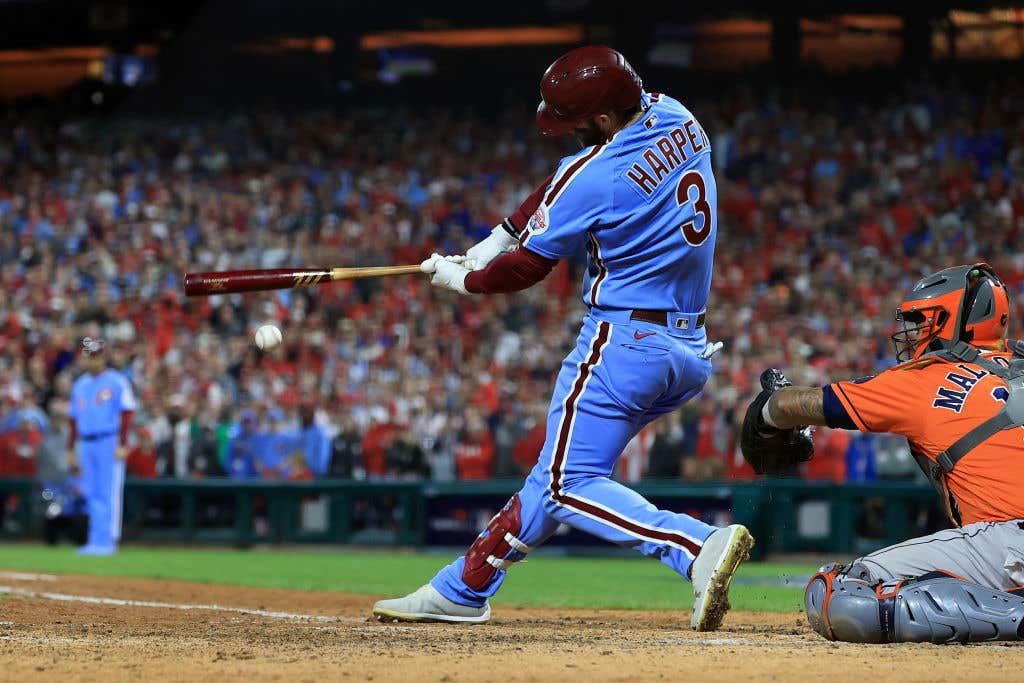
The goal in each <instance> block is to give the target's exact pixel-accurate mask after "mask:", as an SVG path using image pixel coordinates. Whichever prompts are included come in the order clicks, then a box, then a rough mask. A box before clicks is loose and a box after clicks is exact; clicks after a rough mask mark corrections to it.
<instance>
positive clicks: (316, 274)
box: [184, 265, 420, 296]
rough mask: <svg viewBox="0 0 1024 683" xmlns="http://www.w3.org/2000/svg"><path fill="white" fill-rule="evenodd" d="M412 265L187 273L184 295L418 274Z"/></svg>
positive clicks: (262, 290) (261, 290) (304, 285)
mask: <svg viewBox="0 0 1024 683" xmlns="http://www.w3.org/2000/svg"><path fill="white" fill-rule="evenodd" d="M419 272H420V267H419V266H418V265H415V266H373V267H369V268H268V269H264V270H223V271H220V272H212V273H186V274H185V282H184V284H185V295H186V296H209V295H211V294H230V293H232V292H265V291H268V290H271V289H291V288H292V287H310V286H312V285H319V284H321V283H323V282H334V281H335V280H353V279H355V278H360V277H382V276H384V275H407V274H409V273H419Z"/></svg>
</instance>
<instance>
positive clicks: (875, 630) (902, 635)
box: [804, 565, 1024, 643]
mask: <svg viewBox="0 0 1024 683" xmlns="http://www.w3.org/2000/svg"><path fill="white" fill-rule="evenodd" d="M842 570H843V567H842V566H841V565H828V566H825V567H822V569H821V571H819V572H818V573H817V574H815V575H814V576H813V577H811V580H810V582H808V584H807V588H806V590H805V591H804V607H805V609H806V611H807V621H808V623H809V624H810V625H811V628H813V629H814V630H815V631H817V632H818V633H820V634H821V635H823V636H825V637H826V638H828V639H829V640H842V641H847V642H851V643H929V642H930V643H952V642H957V643H967V642H978V641H988V640H1024V596H1021V595H1018V594H1016V593H1009V592H1004V591H999V590H995V589H993V588H985V587H984V586H980V585H978V584H975V583H970V582H968V581H965V580H963V579H961V578H959V577H957V576H953V575H952V574H948V573H946V572H941V571H936V572H930V573H928V574H924V575H922V576H919V577H917V578H915V579H907V580H905V581H890V582H888V583H878V584H876V585H869V584H868V583H866V582H864V581H861V580H859V579H852V578H850V577H848V576H847V575H846V574H845V573H843V571H842Z"/></svg>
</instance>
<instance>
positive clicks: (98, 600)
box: [0, 586, 367, 623]
mask: <svg viewBox="0 0 1024 683" xmlns="http://www.w3.org/2000/svg"><path fill="white" fill-rule="evenodd" d="M0 593H10V594H11V595H20V596H24V597H27V598H42V599H44V600H57V601H59V602H82V603H87V604H91V605H116V606H118V607H157V608H162V609H180V610H209V611H213V612H232V613H235V614H247V615H250V616H257V617H266V618H268V619H289V620H292V621H316V622H323V623H363V622H365V621H367V618H366V617H332V616H325V615H322V614H297V613H294V612H275V611H271V610H265V609H247V608H244V607H225V606H223V605H182V604H177V603H173V602H155V601H152V600H126V599H123V598H104V597H96V596H92V595H68V594H67V593H49V592H39V591H30V590H25V589H24V588H17V587H15V586H0Z"/></svg>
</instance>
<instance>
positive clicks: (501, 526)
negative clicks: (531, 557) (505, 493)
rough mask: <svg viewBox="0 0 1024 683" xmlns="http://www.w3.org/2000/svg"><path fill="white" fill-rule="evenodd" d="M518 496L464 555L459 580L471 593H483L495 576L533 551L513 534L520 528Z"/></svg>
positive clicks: (481, 533)
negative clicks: (476, 591)
mask: <svg viewBox="0 0 1024 683" xmlns="http://www.w3.org/2000/svg"><path fill="white" fill-rule="evenodd" d="M520 513H521V507H520V503H519V494H518V493H517V494H516V495H514V496H512V499H511V500H509V501H508V503H506V504H505V507H503V508H502V509H501V510H500V511H499V512H498V514H496V515H494V517H492V518H491V521H490V523H489V524H488V525H487V528H486V529H484V530H483V531H481V532H480V535H479V536H477V537H476V540H475V541H473V545H471V546H470V547H469V550H468V551H466V562H465V564H464V565H463V567H462V580H463V581H464V582H465V584H466V585H467V586H469V587H470V588H472V589H473V590H483V588H484V586H486V585H487V584H488V583H489V582H490V580H491V578H492V577H493V576H494V573H495V572H496V571H498V570H499V569H508V568H509V567H511V566H512V565H513V564H514V563H516V562H520V561H522V559H523V558H524V557H526V554H527V553H528V552H530V550H532V548H530V546H528V545H526V544H525V543H523V542H522V541H520V540H519V539H518V538H516V534H518V533H519V530H520V529H521V528H522V517H521V514H520Z"/></svg>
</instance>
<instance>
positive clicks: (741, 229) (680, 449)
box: [0, 76, 1024, 481]
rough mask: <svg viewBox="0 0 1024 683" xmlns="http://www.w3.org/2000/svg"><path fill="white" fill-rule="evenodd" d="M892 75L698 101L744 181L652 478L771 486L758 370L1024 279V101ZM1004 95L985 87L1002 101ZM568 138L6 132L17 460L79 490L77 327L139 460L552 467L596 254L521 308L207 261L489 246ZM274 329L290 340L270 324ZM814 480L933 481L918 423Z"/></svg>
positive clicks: (831, 358) (462, 471)
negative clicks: (197, 280) (932, 298)
mask: <svg viewBox="0 0 1024 683" xmlns="http://www.w3.org/2000/svg"><path fill="white" fill-rule="evenodd" d="M879 82H880V80H879V78H878V77H874V78H869V79H866V80H863V81H858V82H856V83H854V84H853V85H854V86H855V87H850V88H847V87H845V86H841V85H839V84H837V83H832V84H831V86H832V87H830V91H829V92H823V91H822V87H823V86H822V84H821V83H820V82H818V84H817V87H811V88H808V89H807V90H805V91H804V92H805V93H806V94H805V95H804V96H802V97H801V96H799V95H792V94H789V95H787V96H785V97H783V96H779V95H778V93H776V92H773V91H772V90H770V89H768V88H757V87H751V86H730V87H727V88H722V89H720V90H719V91H718V92H716V94H715V95H714V96H705V97H701V96H695V97H687V95H686V93H685V92H673V91H672V89H671V88H668V89H667V90H668V91H669V93H670V94H674V95H676V96H679V97H681V98H682V99H683V101H684V103H685V104H687V105H688V106H689V107H690V109H691V110H693V111H694V113H695V114H696V115H697V117H698V118H699V119H700V120H701V121H702V123H703V125H704V127H705V128H706V130H707V131H708V133H709V135H710V136H711V139H712V148H713V153H714V161H715V165H716V169H717V177H718V182H719V216H718V220H719V238H718V246H717V254H716V264H717V268H716V274H715V279H714V286H713V293H712V298H711V303H710V305H709V309H708V332H709V337H710V338H711V339H720V340H723V341H724V342H725V343H726V348H725V350H724V352H722V353H721V354H719V355H718V356H717V357H716V365H717V367H716V373H715V375H714V377H713V378H712V380H711V382H710V383H709V384H708V386H707V389H706V391H705V393H704V395H703V397H702V398H700V399H699V400H697V401H694V402H692V403H691V404H690V405H688V406H686V407H684V408H683V409H682V410H681V411H679V412H678V413H676V414H673V415H670V416H668V417H666V418H665V419H662V420H660V421H659V422H658V423H656V424H655V425H652V426H651V427H649V428H648V429H647V430H645V432H643V433H642V434H641V435H640V436H639V437H638V438H637V439H636V440H634V442H633V443H631V444H630V446H629V447H628V448H627V452H626V454H625V455H624V457H623V459H622V462H621V464H620V467H619V472H618V476H619V477H621V478H623V479H626V480H636V479H640V478H643V477H672V478H685V479H705V478H746V477H751V476H752V472H751V471H750V470H749V469H748V468H746V467H745V466H744V465H742V458H741V457H740V456H739V454H738V451H737V448H736V436H737V432H738V424H739V421H740V420H741V419H742V410H743V408H744V406H745V404H746V401H747V399H748V398H749V397H750V396H751V395H752V394H753V393H754V392H755V391H756V388H755V383H756V381H757V377H758V375H759V373H760V371H761V370H762V369H763V368H765V367H768V366H773V365H774V366H779V365H781V366H783V367H785V368H787V369H788V372H789V374H790V376H791V378H792V379H793V380H794V381H795V382H797V383H808V384H815V383H823V382H826V381H828V380H829V379H840V378H849V377H857V376H863V375H869V374H873V373H874V372H877V371H878V370H879V369H881V368H883V367H887V366H888V365H890V364H891V363H892V362H893V357H892V351H891V345H890V344H889V342H888V335H889V334H891V333H892V331H893V328H894V321H893V319H892V314H891V311H893V310H895V308H896V304H897V303H898V300H899V298H900V296H901V293H902V292H904V291H905V290H907V289H908V288H909V287H910V286H912V284H913V282H914V281H915V280H916V279H917V278H918V277H919V276H920V275H922V274H923V273H925V272H928V271H931V270H934V269H938V268H942V267H946V266H948V265H952V264H955V263H963V262H970V261H973V260H986V261H988V262H990V263H992V264H993V265H994V266H995V267H996V269H997V270H998V272H999V273H1000V274H1001V275H1002V276H1003V277H1004V279H1005V280H1006V281H1007V284H1008V286H1009V287H1010V289H1011V291H1012V292H1013V297H1012V302H1011V305H1012V313H1011V316H1012V317H1011V333H1013V332H1015V331H1016V330H1017V329H1018V327H1017V325H1018V323H1017V321H1019V320H1021V318H1022V314H1024V309H1022V305H1021V298H1020V293H1021V290H1022V286H1024V252H1022V251H1021V249H1020V248H1019V246H1018V245H1019V244H1020V240H1021V238H1024V234H1022V228H1024V88H1022V85H1021V82H1020V81H1019V80H1016V79H1014V78H1013V77H1005V76H1004V77H1001V78H996V79H986V80H985V85H984V86H979V85H978V84H977V83H970V82H963V83H958V82H956V81H955V80H954V81H953V82H945V83H943V84H942V85H941V87H940V85H939V84H938V83H937V82H936V81H933V80H929V79H922V78H917V77H915V78H912V79H908V78H904V77H901V78H900V80H896V81H894V80H891V79H890V80H888V81H886V88H885V89H884V92H885V93H889V94H888V95H882V94H881V93H880V92H879V90H878V89H877V87H876V86H877V83H879ZM978 87H982V88H984V89H982V90H978V89H977V88H978ZM567 151H570V150H568V149H567V148H559V147H558V146H557V145H555V144H552V143H550V142H545V141H543V140H541V139H540V138H539V137H538V136H537V135H536V134H535V133H534V132H533V130H532V115H531V112H530V111H529V110H528V109H527V108H522V109H509V110H507V111H506V112H505V113H504V114H503V115H502V116H500V117H498V118H493V119H492V118H488V117H482V116H480V115H476V114H472V113H456V112H452V111H444V110H422V111H412V110H400V111H398V110H393V109H389V110H386V111H384V110H375V109H356V110H348V111H345V112H341V113H326V112H321V113H307V114H293V115H283V114H269V113H253V112H248V113H239V114H235V115H230V116H221V117H205V118H201V119H197V120H160V119H156V118H147V119H129V118H116V117H115V118H110V117H108V118H105V119H97V120H88V119H79V120H67V119H62V120H51V119H47V118H46V117H42V116H39V115H38V112H35V113H34V115H27V114H13V113H12V114H7V115H6V116H5V118H3V119H2V120H0V401H2V407H0V475H17V474H26V475H32V474H38V475H39V476H41V477H44V478H46V477H57V476H60V473H61V470H62V468H63V466H64V465H63V462H64V453H65V442H66V429H67V418H66V414H67V396H68V392H69V389H70V385H71V381H72V379H73V376H74V373H75V372H76V370H75V367H74V352H75V344H76V340H77V339H78V338H79V337H81V336H82V335H86V334H89V335H102V336H104V337H106V338H107V339H108V340H109V341H110V342H111V349H112V351H111V354H110V357H111V362H112V364H113V365H115V366H116V367H118V368H120V369H122V370H123V371H124V372H126V373H127V375H128V376H129V377H130V379H131V381H132V383H133V385H134V387H135V390H136V393H137V395H138V398H139V400H140V409H139V412H138V413H137V415H136V418H135V425H136V427H135V429H134V433H133V434H132V444H133V449H132V452H131V455H130V456H129V473H130V475H135V476H144V477H154V476H164V477H179V478H201V477H219V476H229V477H237V478H264V479H280V480H302V479H309V478H313V477H326V476H340V477H355V478H369V479H375V478H392V479H402V478H421V477H432V478H435V479H439V480H445V479H484V478H490V477H493V476H503V475H517V474H520V473H522V472H524V471H526V470H528V469H529V468H530V467H531V466H532V465H533V464H534V462H535V461H536V457H537V454H538V452H539V450H540V447H541V444H542V443H543V437H544V415H545V412H546V408H547V400H548V398H549V395H550V389H551V382H552V378H553V376H554V374H555V372H556V370H557V368H558V366H559V364H560V362H561V359H562V357H563V355H564V351H565V349H567V348H568V347H569V345H570V343H571V341H572V339H573V338H574V337H575V334H576V331H577V328H578V325H579V321H580V318H581V316H582V314H583V312H584V309H583V304H582V303H581V302H580V299H579V296H578V274H579V269H580V268H581V267H582V265H583V264H582V261H579V262H575V263H563V264H562V265H561V266H560V267H559V268H558V269H557V270H556V272H555V273H553V274H552V275H551V276H550V277H549V278H548V279H547V280H546V281H545V282H544V283H542V284H540V285H538V286H536V287H534V288H533V289H531V290H528V291H526V292H522V293H519V294H516V295H511V296H499V297H491V298H485V297H462V298H460V297H457V296H455V295H453V294H450V293H444V292H438V291H435V290H434V289H432V288H431V287H430V285H429V283H428V281H427V279H426V278H425V277H406V278H401V279H389V280H376V281H371V280H366V281H359V282H355V283H346V284H336V285H330V286H326V287H321V288H318V289H316V290H315V291H304V290H295V291H282V292H277V293H263V294H252V295H246V296H230V297H227V296H221V297H212V298H206V299H194V300H187V299H185V298H184V297H183V295H182V292H181V288H180V280H181V276H182V274H183V273H185V272H186V271H190V270H192V271H194V270H219V269H228V268H247V267H253V268H269V267H276V266H285V265H320V264H324V265H378V264H389V263H415V262H418V261H419V260H421V259H422V258H423V257H425V256H426V255H429V254H430V253H431V252H432V251H439V252H443V253H462V252H464V251H465V249H466V248H467V247H468V246H470V245H471V244H472V243H473V242H474V241H476V240H477V239H480V238H481V237H482V236H484V235H485V234H486V232H487V231H488V230H489V229H490V228H491V226H493V225H495V224H496V223H498V222H499V221H500V220H501V219H502V218H503V217H504V216H506V215H508V214H509V213H510V212H511V211H512V210H513V209H514V208H515V207H516V206H517V205H518V202H519V201H520V200H521V199H522V198H523V197H524V196H525V195H526V194H528V192H529V191H530V190H531V189H532V188H533V186H534V184H535V183H536V182H538V181H539V180H540V179H541V178H543V177H545V176H546V175H547V174H548V173H549V172H550V170H551V168H552V167H553V165H554V164H555V162H556V161H557V158H558V157H559V156H561V155H562V154H563V153H565V152H567ZM264 322H276V323H277V324H278V325H280V326H281V328H282V329H283V331H284V338H285V343H284V345H283V346H282V347H281V348H279V349H278V350H276V351H274V352H272V353H269V354H266V355H263V354H261V353H259V352H258V351H257V350H256V349H255V347H254V346H253V343H252V340H251V332H252V330H254V329H255V327H257V326H258V325H259V324H262V323H264ZM815 438H816V442H817V450H818V454H817V455H816V457H815V459H814V460H813V461H812V462H811V463H809V464H808V465H807V466H806V467H805V469H803V470H801V471H800V472H795V473H794V475H795V476H804V477H808V478H825V479H832V480H835V481H843V480H871V479H874V478H877V477H893V478H907V477H914V476H916V467H915V466H914V465H913V463H912V461H911V459H910V458H909V454H908V453H907V452H906V446H905V444H904V443H903V442H902V440H901V439H898V438H894V437H879V436H870V435H858V434H850V433H847V432H842V431H831V430H825V429H822V430H819V431H818V432H817V433H816V437H815Z"/></svg>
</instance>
